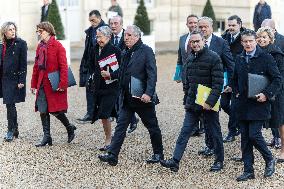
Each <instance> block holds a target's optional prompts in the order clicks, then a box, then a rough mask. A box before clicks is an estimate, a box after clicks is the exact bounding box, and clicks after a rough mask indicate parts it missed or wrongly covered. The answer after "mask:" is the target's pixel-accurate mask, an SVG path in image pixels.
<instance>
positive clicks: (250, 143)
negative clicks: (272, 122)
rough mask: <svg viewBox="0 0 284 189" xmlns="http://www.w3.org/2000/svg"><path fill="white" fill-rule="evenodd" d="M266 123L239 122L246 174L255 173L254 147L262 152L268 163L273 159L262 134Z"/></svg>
mask: <svg viewBox="0 0 284 189" xmlns="http://www.w3.org/2000/svg"><path fill="white" fill-rule="evenodd" d="M264 122H265V121H239V124H240V129H241V148H242V158H243V162H244V172H249V173H252V172H253V171H254V169H253V164H254V155H253V147H255V148H256V149H257V150H258V151H259V152H260V154H261V155H262V157H263V159H264V160H265V162H266V163H267V162H269V161H271V160H272V159H273V156H272V153H271V152H270V150H269V149H268V148H267V145H266V142H265V140H264V138H263V136H262V132H261V129H262V128H263V125H264Z"/></svg>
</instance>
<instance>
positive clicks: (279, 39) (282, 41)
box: [261, 19, 284, 52]
mask: <svg viewBox="0 0 284 189" xmlns="http://www.w3.org/2000/svg"><path fill="white" fill-rule="evenodd" d="M265 26H268V27H270V28H272V29H273V31H274V35H275V42H274V43H275V45H276V46H278V47H279V48H280V49H281V50H282V52H284V36H283V35H281V34H279V33H278V32H277V30H276V29H275V21H274V20H273V19H265V20H263V22H262V23H261V27H265Z"/></svg>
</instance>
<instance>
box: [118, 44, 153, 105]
mask: <svg viewBox="0 0 284 189" xmlns="http://www.w3.org/2000/svg"><path fill="white" fill-rule="evenodd" d="M125 59H126V51H124V52H123V53H122V63H121V64H122V65H121V67H120V70H119V74H118V75H117V76H116V77H118V78H119V83H120V88H121V94H120V98H119V104H120V106H123V105H124V104H125V101H124V98H125V95H126V93H127V90H128V88H127V87H126V86H129V84H130V78H131V76H133V77H135V78H138V79H139V80H141V81H142V82H143V83H144V85H145V92H144V94H147V95H148V96H150V97H151V98H152V102H150V103H144V102H142V101H141V100H139V99H135V98H131V99H128V100H129V102H128V103H129V104H130V105H132V106H136V107H147V106H151V105H153V104H155V103H157V96H156V93H155V91H156V82H157V66H156V59H155V55H154V52H153V50H152V49H151V48H150V47H148V46H147V45H145V44H141V45H140V46H139V48H138V49H137V50H136V51H134V52H133V54H132V56H131V59H130V61H129V63H128V64H127V61H125Z"/></svg>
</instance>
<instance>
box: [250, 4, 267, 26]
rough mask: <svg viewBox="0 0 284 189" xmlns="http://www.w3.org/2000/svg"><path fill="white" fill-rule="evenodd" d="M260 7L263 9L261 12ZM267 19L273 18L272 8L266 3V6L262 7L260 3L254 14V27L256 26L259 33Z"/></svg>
mask: <svg viewBox="0 0 284 189" xmlns="http://www.w3.org/2000/svg"><path fill="white" fill-rule="evenodd" d="M260 6H262V7H261V10H260V12H258V9H259V8H260ZM267 18H269V19H270V18H271V9H270V6H269V5H268V4H267V3H266V2H265V4H264V5H261V4H260V3H258V4H257V5H256V6H255V9H254V14H253V26H254V29H255V31H257V30H258V29H259V28H260V27H261V24H262V21H263V20H265V19H267Z"/></svg>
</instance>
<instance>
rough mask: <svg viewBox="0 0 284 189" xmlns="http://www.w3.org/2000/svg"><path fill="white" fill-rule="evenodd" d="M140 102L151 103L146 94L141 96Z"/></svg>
mask: <svg viewBox="0 0 284 189" xmlns="http://www.w3.org/2000/svg"><path fill="white" fill-rule="evenodd" d="M141 101H142V102H144V103H149V102H151V97H150V96H149V95H147V94H143V95H142V97H141Z"/></svg>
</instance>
